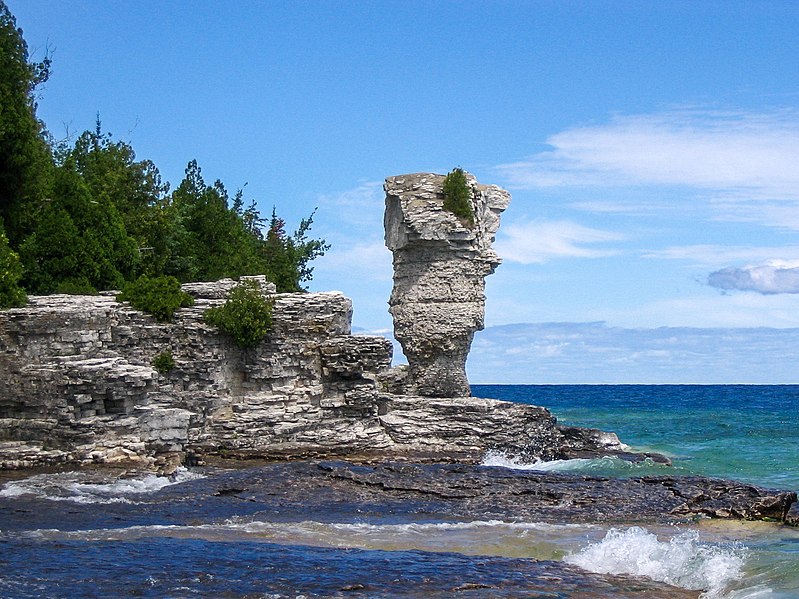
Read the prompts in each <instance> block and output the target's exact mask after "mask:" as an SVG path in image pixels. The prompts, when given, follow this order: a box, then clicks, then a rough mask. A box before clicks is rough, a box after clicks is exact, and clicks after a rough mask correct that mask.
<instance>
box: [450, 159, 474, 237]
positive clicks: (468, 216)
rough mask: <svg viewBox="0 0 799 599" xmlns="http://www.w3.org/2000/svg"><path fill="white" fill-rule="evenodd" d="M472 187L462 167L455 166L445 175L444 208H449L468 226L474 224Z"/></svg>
mask: <svg viewBox="0 0 799 599" xmlns="http://www.w3.org/2000/svg"><path fill="white" fill-rule="evenodd" d="M471 199H472V188H471V187H470V186H469V182H468V181H467V180H466V173H464V172H463V169H462V168H454V169H452V171H450V173H449V174H448V175H447V176H446V177H444V210H449V211H450V212H452V214H454V215H455V216H457V217H458V218H459V219H460V221H461V222H462V223H463V224H464V225H465V226H468V227H473V226H474V210H473V209H472V202H471Z"/></svg>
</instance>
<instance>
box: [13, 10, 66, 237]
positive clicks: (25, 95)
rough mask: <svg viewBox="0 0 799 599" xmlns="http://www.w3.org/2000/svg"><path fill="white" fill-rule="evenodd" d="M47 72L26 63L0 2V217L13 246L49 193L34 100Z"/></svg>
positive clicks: (46, 155)
mask: <svg viewBox="0 0 799 599" xmlns="http://www.w3.org/2000/svg"><path fill="white" fill-rule="evenodd" d="M49 73H50V59H49V57H45V58H44V59H43V60H42V61H41V62H29V60H28V46H27V44H26V43H25V40H24V38H23V37H22V30H21V29H18V28H17V24H16V19H15V18H14V16H13V15H12V14H11V12H10V11H9V10H8V7H7V6H6V5H5V3H4V2H3V1H2V0H0V218H2V219H3V220H4V222H5V227H6V233H7V235H8V237H9V240H10V241H11V243H12V245H17V244H18V243H19V241H20V239H21V238H22V236H24V235H25V234H26V233H27V232H28V231H29V229H30V227H31V225H32V222H31V221H32V219H31V216H32V215H31V210H30V208H31V206H34V205H36V204H37V202H40V201H41V200H42V199H44V198H45V197H47V195H48V193H49V186H50V176H51V172H52V166H53V161H52V154H51V152H50V147H49V145H48V143H47V141H46V136H45V131H44V126H43V125H42V123H41V122H40V121H39V120H38V119H37V118H36V99H35V96H34V90H35V88H36V86H37V85H39V84H41V83H43V82H45V81H46V80H47V77H48V75H49Z"/></svg>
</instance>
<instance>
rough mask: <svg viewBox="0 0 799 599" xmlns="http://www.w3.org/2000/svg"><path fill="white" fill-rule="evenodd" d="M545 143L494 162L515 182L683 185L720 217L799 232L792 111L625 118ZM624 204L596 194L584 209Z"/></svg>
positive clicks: (798, 147) (798, 132)
mask: <svg viewBox="0 0 799 599" xmlns="http://www.w3.org/2000/svg"><path fill="white" fill-rule="evenodd" d="M546 143H547V144H548V145H549V146H551V148H550V149H548V150H546V151H542V152H539V153H537V154H534V155H532V156H530V157H529V158H527V159H525V160H521V161H519V162H515V163H510V164H504V165H501V166H499V167H498V170H499V172H500V173H501V174H502V175H503V176H504V177H505V178H506V179H507V181H508V185H509V186H510V187H516V188H524V189H535V188H542V187H554V186H558V187H568V186H583V187H595V188H609V187H630V186H645V187H651V186H657V187H661V188H665V187H685V188H687V189H688V191H687V194H686V196H687V197H689V198H690V199H691V201H693V202H701V203H703V204H705V205H707V206H708V207H710V208H711V209H712V210H713V213H714V218H717V219H727V220H746V221H752V222H760V223H763V224H767V225H769V226H776V227H783V228H791V229H799V216H797V208H798V207H799V168H797V166H796V165H797V164H799V112H798V111H796V110H782V111H773V112H763V113H755V112H743V111H737V112H734V111H726V112H725V111H710V110H673V111H666V112H661V113H656V114H645V115H620V116H616V117H614V118H612V119H611V120H610V121H609V122H608V123H606V124H600V125H587V126H582V127H574V128H571V129H567V130H565V131H562V132H560V133H556V134H554V135H552V136H550V137H549V138H548V139H547V140H546ZM691 190H693V191H691ZM647 195H653V194H643V193H642V194H640V195H638V197H637V198H636V199H635V200H632V201H631V202H630V204H629V209H630V210H631V211H635V210H640V209H641V205H642V204H641V199H642V198H646V196H647ZM654 195H656V194H654ZM654 201H657V200H654ZM623 205H624V203H623V202H622V203H621V204H620V203H619V202H618V201H610V202H608V201H604V202H603V201H596V202H592V203H583V205H582V208H583V209H591V208H593V209H595V210H598V211H604V212H608V211H613V212H618V211H620V210H621V209H622V207H623Z"/></svg>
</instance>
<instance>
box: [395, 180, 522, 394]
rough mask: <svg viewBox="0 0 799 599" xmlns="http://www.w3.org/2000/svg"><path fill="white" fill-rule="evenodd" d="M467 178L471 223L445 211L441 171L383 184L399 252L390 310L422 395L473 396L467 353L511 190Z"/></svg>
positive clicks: (478, 326)
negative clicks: (467, 374) (470, 201)
mask: <svg viewBox="0 0 799 599" xmlns="http://www.w3.org/2000/svg"><path fill="white" fill-rule="evenodd" d="M467 178H468V182H469V185H470V187H471V188H472V208H473V209H474V224H473V225H471V224H470V223H465V222H462V221H461V220H460V219H459V218H458V217H457V216H455V215H454V214H452V213H451V212H449V211H447V210H445V209H444V206H443V204H444V195H443V191H442V186H443V182H444V176H443V175H435V174H430V173H416V174H410V175H399V176H396V177H389V178H388V179H386V182H385V185H384V189H385V191H386V213H385V219H384V224H385V229H386V246H387V247H388V249H390V250H391V251H392V252H393V254H394V289H393V291H392V292H391V299H390V301H389V306H390V307H389V312H391V315H392V316H393V317H394V336H395V337H396V339H397V340H398V341H399V342H400V344H401V345H402V349H403V351H404V353H405V356H406V357H407V358H408V366H409V369H410V378H411V380H410V381H409V382H410V385H411V387H412V391H413V392H415V393H417V394H419V395H425V396H431V397H465V396H469V395H471V393H470V390H469V382H468V380H467V379H466V357H467V355H468V353H469V348H470V347H471V344H472V338H473V336H474V332H475V331H477V330H481V329H482V328H483V323H484V317H485V277H486V276H487V275H489V274H491V273H492V272H494V269H495V268H496V267H497V265H499V263H500V261H501V260H500V258H499V256H498V255H497V254H496V252H495V251H494V250H493V249H492V247H491V244H492V242H493V241H494V235H495V233H496V231H497V229H498V228H499V215H500V213H501V212H502V211H503V210H505V208H507V206H508V203H509V202H510V194H509V193H508V192H507V191H505V190H504V189H501V188H499V187H497V186H496V185H481V184H479V183H477V181H476V179H475V178H474V177H473V176H471V175H468V174H467Z"/></svg>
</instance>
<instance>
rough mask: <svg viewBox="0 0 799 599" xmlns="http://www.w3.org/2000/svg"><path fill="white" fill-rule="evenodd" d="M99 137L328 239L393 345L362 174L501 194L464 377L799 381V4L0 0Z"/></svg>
mask: <svg viewBox="0 0 799 599" xmlns="http://www.w3.org/2000/svg"><path fill="white" fill-rule="evenodd" d="M7 3H8V5H9V7H10V9H11V11H12V12H13V13H14V14H15V15H16V17H17V21H18V25H19V26H20V27H22V28H23V30H24V32H25V38H26V40H27V41H28V45H29V48H30V50H31V52H32V55H33V57H34V58H37V57H38V58H40V57H41V56H42V55H43V52H44V51H45V49H46V48H50V49H51V51H52V52H53V72H52V76H51V79H50V81H49V82H48V83H47V84H46V85H45V86H44V88H43V89H42V90H41V91H40V100H39V115H40V117H41V118H42V119H43V120H44V121H45V122H46V124H47V126H48V128H49V129H50V131H51V132H52V133H53V135H54V137H56V138H63V137H66V136H68V135H75V134H79V133H80V132H82V131H83V130H85V129H90V128H92V127H93V126H94V121H95V116H96V114H97V113H98V112H99V113H100V117H101V120H102V122H103V126H104V128H105V129H106V130H107V131H110V132H112V133H113V134H114V135H116V136H117V137H119V138H122V139H125V140H127V141H129V142H131V143H132V144H133V147H134V148H135V149H136V151H137V153H138V155H139V157H141V158H148V159H151V160H153V161H154V162H155V163H156V164H157V165H158V167H159V168H160V170H161V173H162V175H163V176H164V178H165V179H166V180H168V181H170V182H172V183H173V184H176V183H177V182H179V180H180V179H181V177H182V174H183V169H184V168H185V166H186V163H187V162H188V161H189V160H191V159H193V158H196V159H197V160H198V162H199V164H200V166H201V167H202V169H203V173H204V175H205V177H206V179H208V180H213V179H216V178H220V179H222V181H223V182H224V183H225V184H226V185H227V186H228V188H230V189H236V188H238V187H242V186H244V190H245V193H246V196H247V198H248V199H255V200H256V201H257V202H258V203H259V205H260V207H261V208H262V209H263V211H264V212H268V211H269V210H271V207H272V205H275V206H276V207H277V210H278V213H279V214H281V215H283V216H285V217H286V218H287V220H288V221H289V223H290V224H296V223H297V222H298V221H299V219H300V218H302V217H304V216H307V215H308V214H309V213H310V212H311V211H312V210H313V209H314V208H315V207H318V212H317V215H316V219H315V225H314V228H313V230H312V232H313V233H314V234H315V235H317V236H322V237H325V238H326V239H327V240H328V241H329V242H330V243H331V244H332V246H333V249H332V250H331V251H330V252H329V254H328V255H327V256H325V257H323V258H322V259H320V260H319V261H318V262H317V264H316V270H315V278H314V281H313V283H312V285H311V289H312V290H327V289H339V290H341V291H343V292H345V293H346V294H347V295H349V296H350V297H352V298H353V301H354V305H355V315H354V325H355V326H356V327H358V328H359V329H361V330H365V331H379V332H383V333H386V334H390V330H391V320H390V317H389V315H388V313H387V310H386V307H387V304H386V302H387V300H388V295H389V292H390V288H391V260H390V254H389V253H388V251H387V250H385V249H384V247H383V242H382V234H383V231H382V212H383V194H382V190H381V185H382V181H383V179H384V178H385V177H387V176H390V175H396V174H402V173H407V172H418V171H434V172H441V173H444V172H447V171H449V170H450V169H452V168H453V167H454V166H462V167H463V168H465V169H466V170H468V171H470V172H472V173H474V174H475V175H476V176H477V177H478V179H479V180H480V181H481V182H484V183H496V184H498V185H501V186H503V187H505V188H507V189H508V190H509V191H511V193H512V195H513V201H512V203H511V205H510V207H509V209H508V210H507V212H506V213H505V214H504V216H503V223H502V227H501V229H500V233H499V235H498V237H497V248H498V250H499V252H500V254H501V255H502V256H503V257H504V260H505V262H504V264H503V265H502V266H500V267H499V268H498V269H497V272H496V273H495V274H494V275H492V276H491V277H489V279H488V281H487V300H488V301H487V314H486V321H487V328H486V330H485V331H483V332H481V333H478V335H477V336H476V338H475V344H474V347H473V351H472V354H471V356H470V359H469V374H470V380H471V381H472V382H474V383H501V382H513V383H570V382H571V383H599V382H615V383H625V382H631V383H645V382H654V383H668V382H675V383H680V382H682V383H702V382H708V383H719V382H730V383H733V382H735V383H748V382H751V383H769V382H773V383H799V368H797V366H796V364H797V359H796V358H797V357H798V356H797V355H796V351H797V350H796V348H797V347H799V344H797V341H799V309H798V308H799V295H798V294H799V36H797V35H796V32H797V31H799V4H797V3H796V2H794V1H786V2H779V1H774V2H766V1H763V2H736V1H734V0H728V1H724V2H721V1H719V2H716V1H704V2H696V1H691V2H681V1H679V0H670V1H669V2H647V1H635V2H633V1H604V2H603V1H595V2H577V1H571V2H569V1H538V2H536V1H526V2H513V1H496V2H484V1H481V2H446V1H441V2H413V1H405V2H380V1H375V2H329V1H318V2H305V3H302V2H254V1H243V0H242V1H237V2H221V1H220V2H208V1H205V2H203V1H193V2H189V1H188V0H186V1H170V2H162V1H146V0H144V1H137V2H133V1H130V2H123V1H110V2H109V1H105V0H103V1H88V0H84V1H80V0H74V1H70V2H54V1H52V0H7Z"/></svg>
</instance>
